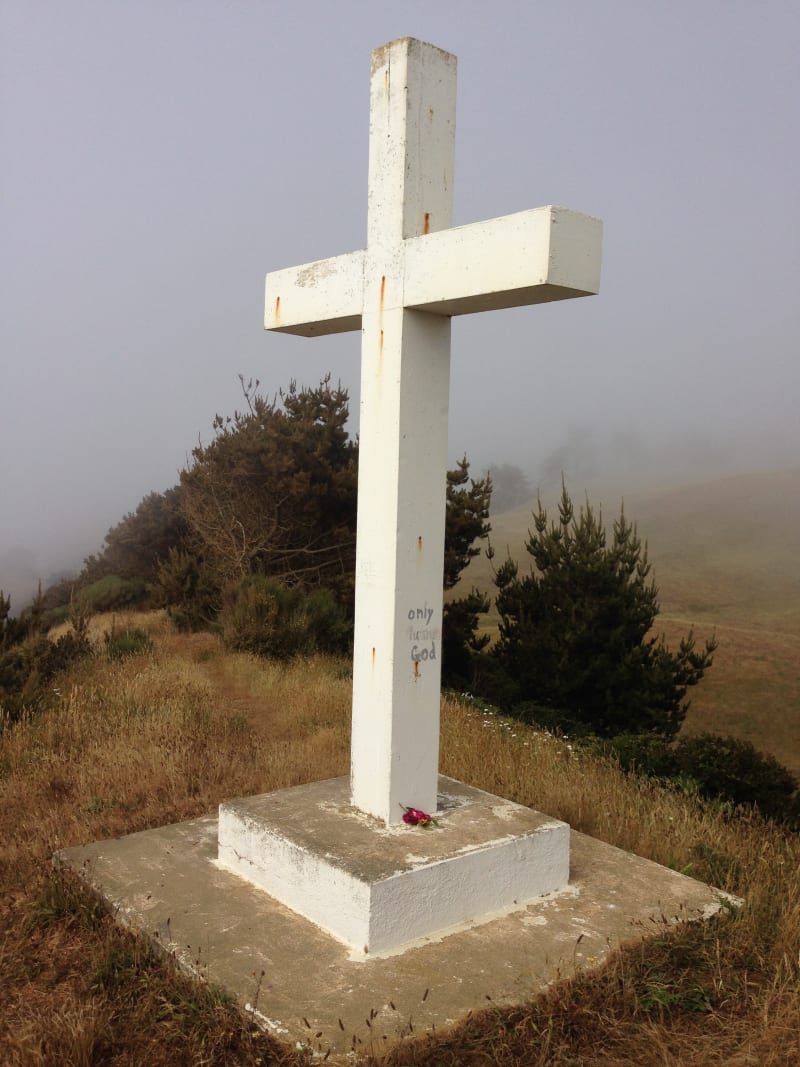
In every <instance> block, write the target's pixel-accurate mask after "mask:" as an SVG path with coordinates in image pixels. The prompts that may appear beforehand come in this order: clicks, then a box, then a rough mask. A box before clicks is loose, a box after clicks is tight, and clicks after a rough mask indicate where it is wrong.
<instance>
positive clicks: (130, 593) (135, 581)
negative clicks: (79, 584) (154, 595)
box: [81, 574, 147, 612]
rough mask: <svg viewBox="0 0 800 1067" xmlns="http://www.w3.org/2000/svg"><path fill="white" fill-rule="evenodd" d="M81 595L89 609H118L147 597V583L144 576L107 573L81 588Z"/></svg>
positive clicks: (131, 605) (137, 602) (139, 602)
mask: <svg viewBox="0 0 800 1067" xmlns="http://www.w3.org/2000/svg"><path fill="white" fill-rule="evenodd" d="M81 596H82V597H83V598H84V600H85V601H86V604H87V605H88V607H89V608H90V610H91V611H95V612H100V611H120V610H122V609H123V608H130V607H133V606H134V605H136V604H141V603H142V602H143V601H144V600H145V599H146V597H147V584H146V582H145V580H144V578H120V577H119V576H118V575H116V574H108V575H106V576H105V578H100V579H99V580H98V581H96V582H93V583H92V584H91V585H87V586H85V587H84V588H83V589H81Z"/></svg>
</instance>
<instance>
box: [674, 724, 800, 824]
mask: <svg viewBox="0 0 800 1067" xmlns="http://www.w3.org/2000/svg"><path fill="white" fill-rule="evenodd" d="M674 755H675V762H676V765H677V768H678V773H679V774H682V775H685V776H686V777H689V778H692V779H694V781H696V782H697V785H698V788H699V791H700V793H701V795H702V796H705V797H718V798H720V799H722V800H728V801H730V802H731V803H732V804H755V805H756V806H757V807H758V810H759V811H760V812H761V814H762V815H766V816H769V817H770V818H774V819H785V818H789V817H790V814H791V807H792V798H793V795H794V794H795V792H796V790H797V787H798V782H797V779H796V778H795V776H794V775H793V774H792V773H791V771H790V770H788V768H786V767H784V766H783V764H781V763H779V762H778V760H776V759H775V757H774V756H770V755H766V754H764V753H762V752H759V751H758V750H757V749H756V748H755V747H754V746H753V745H751V744H750V742H749V741H741V740H739V739H738V738H736V737H720V736H718V735H717V734H698V735H697V736H696V737H682V738H681V739H680V740H679V741H678V743H677V744H676V746H675V752H674Z"/></svg>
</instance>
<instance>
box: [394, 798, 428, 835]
mask: <svg viewBox="0 0 800 1067" xmlns="http://www.w3.org/2000/svg"><path fill="white" fill-rule="evenodd" d="M400 807H401V808H402V809H403V822H404V823H407V824H408V825H409V826H421V827H423V829H425V830H427V829H428V828H429V827H430V826H432V825H433V823H434V821H435V820H434V819H432V818H431V816H430V815H428V813H427V812H425V811H421V810H420V809H419V808H407V807H406V806H405V804H401V805H400Z"/></svg>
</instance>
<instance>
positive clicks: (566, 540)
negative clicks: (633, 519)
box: [493, 487, 716, 737]
mask: <svg viewBox="0 0 800 1067" xmlns="http://www.w3.org/2000/svg"><path fill="white" fill-rule="evenodd" d="M533 520H534V532H533V533H532V534H531V535H530V537H529V540H528V542H527V545H526V548H527V551H528V552H529V553H530V555H531V556H532V557H533V562H534V564H535V570H532V571H531V573H530V574H528V575H526V576H525V577H522V578H520V576H519V572H518V567H517V564H516V563H514V562H513V561H512V560H510V559H509V560H507V561H506V562H505V563H503V565H502V566H501V567H499V568H498V570H497V573H496V576H495V583H496V585H497V588H498V591H499V592H498V596H497V607H498V610H499V612H500V615H501V623H500V639H499V641H498V643H497V645H496V646H495V649H494V650H493V655H494V657H495V658H496V661H497V665H499V666H500V668H501V672H502V675H503V676H504V677H503V680H502V684H499V683H496V684H497V687H498V692H501V696H502V699H503V702H504V703H506V704H512V703H519V702H523V701H526V702H531V703H534V704H536V705H539V706H541V707H542V708H544V709H557V711H558V712H559V713H563V714H565V715H566V717H567V718H568V719H569V720H573V721H577V722H578V723H580V724H583V725H584V726H585V727H586V728H588V729H589V730H591V731H592V732H594V733H596V734H599V735H601V736H613V735H615V734H618V733H623V732H651V733H655V734H659V735H661V736H664V737H673V736H674V735H675V734H676V733H677V732H678V730H679V729H680V726H681V723H682V722H683V719H684V718H685V715H686V711H687V709H688V706H689V705H688V701H686V700H685V697H686V692H687V690H688V689H689V688H690V687H691V686H693V685H696V684H697V683H698V682H699V681H700V679H701V678H702V677H703V674H704V672H705V671H706V670H707V669H708V668H709V667H710V666H711V662H712V654H713V652H714V649H715V648H716V642H715V641H714V640H711V641H708V642H706V644H705V647H704V648H703V649H702V650H699V651H698V650H697V649H696V647H695V641H694V637H693V635H692V633H691V632H690V633H689V634H688V635H687V636H686V637H685V638H684V639H683V640H682V641H681V642H680V646H679V648H678V651H677V652H671V651H669V650H668V649H667V647H666V646H665V644H664V642H663V640H659V639H658V638H657V637H655V636H653V635H652V633H651V631H652V626H653V622H654V620H655V618H656V615H657V614H658V594H657V589H656V586H655V583H654V582H653V580H652V578H651V577H650V563H649V562H648V559H647V547H646V546H643V545H642V542H641V539H640V538H639V536H638V533H637V530H636V527H635V525H631V524H630V523H629V522H628V521H627V519H626V517H625V512H624V508H623V509H621V510H620V516H619V518H618V519H617V521H616V522H615V523H614V525H613V535H612V538H611V542H610V544H609V543H608V539H607V535H606V531H605V529H604V527H603V523H602V516H596V515H595V512H594V510H593V509H592V507H591V506H590V505H589V503H588V502H587V504H586V507H585V508H581V509H580V510H579V512H578V514H577V515H576V514H575V511H574V508H573V505H572V501H571V499H570V497H569V494H568V493H567V490H566V487H563V488H562V494H561V501H560V504H559V517H558V520H557V521H554V522H552V523H551V524H549V525H548V519H547V513H546V511H545V510H544V508H543V507H542V505H541V501H539V504H538V510H537V511H536V512H534V515H533Z"/></svg>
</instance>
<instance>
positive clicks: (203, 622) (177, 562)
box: [158, 547, 220, 633]
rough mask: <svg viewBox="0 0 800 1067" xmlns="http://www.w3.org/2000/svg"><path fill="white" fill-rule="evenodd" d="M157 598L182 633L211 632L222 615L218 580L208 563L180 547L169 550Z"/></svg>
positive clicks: (160, 576)
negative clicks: (220, 613)
mask: <svg viewBox="0 0 800 1067" xmlns="http://www.w3.org/2000/svg"><path fill="white" fill-rule="evenodd" d="M158 595H159V598H160V602H161V603H162V604H163V605H165V606H166V609H167V614H168V615H169V617H170V618H171V619H172V621H173V623H174V624H175V627H176V628H177V629H178V630H180V631H181V632H182V633H187V632H190V631H194V630H207V629H209V627H211V626H212V625H213V624H214V621H215V619H216V617H217V614H218V612H219V607H220V589H219V580H218V579H217V577H216V576H215V575H214V573H213V572H212V570H211V568H210V567H209V566H208V565H207V564H206V563H204V562H203V561H202V560H200V559H198V557H197V556H195V555H193V554H191V553H190V552H184V551H183V550H182V549H180V548H175V547H173V548H170V550H169V553H168V555H167V558H166V560H164V562H163V563H162V564H161V567H160V568H159V571H158Z"/></svg>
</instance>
